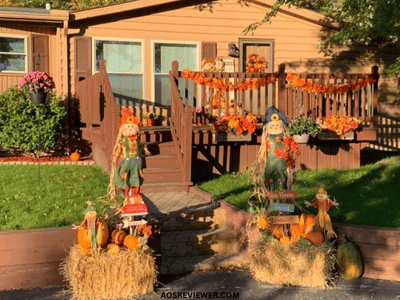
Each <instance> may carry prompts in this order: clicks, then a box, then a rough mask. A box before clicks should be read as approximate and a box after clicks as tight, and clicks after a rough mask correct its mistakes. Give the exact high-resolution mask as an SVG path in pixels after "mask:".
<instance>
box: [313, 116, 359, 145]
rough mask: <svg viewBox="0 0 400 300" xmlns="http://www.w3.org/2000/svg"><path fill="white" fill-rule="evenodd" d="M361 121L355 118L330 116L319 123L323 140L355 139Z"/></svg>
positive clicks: (320, 136) (320, 137)
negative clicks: (355, 132)
mask: <svg viewBox="0 0 400 300" xmlns="http://www.w3.org/2000/svg"><path fill="white" fill-rule="evenodd" d="M360 123H361V120H359V119H357V118H353V117H338V116H328V117H325V118H323V120H322V121H320V122H319V128H320V130H321V133H320V134H319V135H318V138H319V139H322V140H336V139H346V140H352V139H354V131H355V130H357V129H358V127H359V124H360Z"/></svg>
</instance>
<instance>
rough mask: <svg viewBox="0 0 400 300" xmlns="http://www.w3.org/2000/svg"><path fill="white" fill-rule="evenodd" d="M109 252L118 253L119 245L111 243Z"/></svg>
mask: <svg viewBox="0 0 400 300" xmlns="http://www.w3.org/2000/svg"><path fill="white" fill-rule="evenodd" d="M107 250H108V251H107V254H110V255H116V254H118V253H119V250H120V249H119V246H118V245H116V244H110V245H108V246H107Z"/></svg>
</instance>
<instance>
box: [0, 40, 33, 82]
mask: <svg viewBox="0 0 400 300" xmlns="http://www.w3.org/2000/svg"><path fill="white" fill-rule="evenodd" d="M0 38H17V39H24V53H11V52H0V55H7V54H15V55H25V70H24V71H7V70H1V71H0V74H1V73H8V74H10V73H11V74H12V73H17V74H25V73H28V36H27V35H17V34H6V33H0Z"/></svg>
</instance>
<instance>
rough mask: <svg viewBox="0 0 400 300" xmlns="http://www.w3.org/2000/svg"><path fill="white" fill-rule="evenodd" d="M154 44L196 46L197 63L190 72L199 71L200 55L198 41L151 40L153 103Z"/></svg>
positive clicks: (153, 90)
mask: <svg viewBox="0 0 400 300" xmlns="http://www.w3.org/2000/svg"><path fill="white" fill-rule="evenodd" d="M156 44H171V45H173V44H179V45H195V46H196V50H197V51H196V52H197V53H196V55H197V61H196V70H191V71H198V70H199V69H200V55H201V42H198V41H176V40H152V41H151V54H150V55H151V101H152V102H153V103H155V102H156V94H155V93H156V91H155V89H156V86H155V81H156V74H155V72H154V69H155V59H154V55H155V51H154V50H155V47H156ZM157 75H168V73H166V74H163V73H160V74H157Z"/></svg>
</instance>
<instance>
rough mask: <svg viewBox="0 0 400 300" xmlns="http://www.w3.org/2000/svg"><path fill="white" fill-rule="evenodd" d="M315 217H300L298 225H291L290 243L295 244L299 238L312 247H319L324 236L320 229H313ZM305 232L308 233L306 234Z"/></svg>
mask: <svg viewBox="0 0 400 300" xmlns="http://www.w3.org/2000/svg"><path fill="white" fill-rule="evenodd" d="M315 225H316V223H315V217H314V216H311V215H301V216H300V222H299V224H294V225H292V227H291V229H290V234H291V241H293V242H297V241H298V239H299V238H300V237H302V238H305V239H307V240H308V241H310V242H311V243H312V244H313V245H321V244H322V243H323V242H324V235H323V234H322V232H321V228H320V227H317V228H315ZM306 231H309V232H308V233H306Z"/></svg>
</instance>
